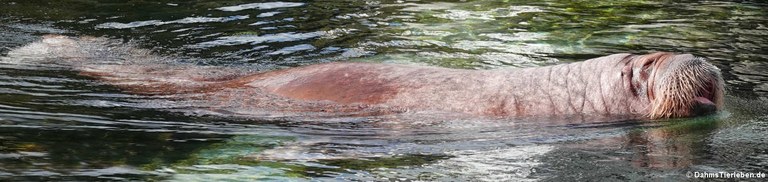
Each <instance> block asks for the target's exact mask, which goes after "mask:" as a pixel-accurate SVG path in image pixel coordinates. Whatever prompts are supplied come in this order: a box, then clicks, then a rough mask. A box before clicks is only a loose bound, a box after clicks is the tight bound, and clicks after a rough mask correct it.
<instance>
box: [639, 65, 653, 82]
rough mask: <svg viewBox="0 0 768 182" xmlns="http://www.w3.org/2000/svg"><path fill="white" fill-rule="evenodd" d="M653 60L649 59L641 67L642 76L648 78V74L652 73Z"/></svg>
mask: <svg viewBox="0 0 768 182" xmlns="http://www.w3.org/2000/svg"><path fill="white" fill-rule="evenodd" d="M653 63H654V62H653V61H648V62H647V63H645V64H644V65H643V67H642V68H641V69H640V77H641V78H642V79H643V80H645V79H648V76H649V75H650V74H651V69H653V66H652V65H653Z"/></svg>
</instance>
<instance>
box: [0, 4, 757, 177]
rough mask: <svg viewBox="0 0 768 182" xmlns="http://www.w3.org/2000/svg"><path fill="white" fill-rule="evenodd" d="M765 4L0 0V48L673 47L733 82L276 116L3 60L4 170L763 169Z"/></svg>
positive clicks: (266, 54)
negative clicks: (501, 108)
mask: <svg viewBox="0 0 768 182" xmlns="http://www.w3.org/2000/svg"><path fill="white" fill-rule="evenodd" d="M766 13H768V4H766V3H763V2H760V1H738V2H730V1H706V2H698V1H678V2H671V1H639V0H633V1H623V2H613V1H610V2H602V1H600V2H592V1H517V2H505V1H472V2H463V1H447V2H435V1H318V2H279V1H271V2H257V3H254V2H244V1H238V0H229V1H168V0H162V1H126V2H118V1H96V0H63V1H9V0H0V55H5V54H7V52H8V51H9V50H10V49H13V48H14V47H18V46H22V45H24V44H27V43H30V42H32V41H35V40H38V39H39V37H40V36H41V35H45V34H52V33H53V34H64V35H71V36H97V37H108V38H112V39H119V40H123V41H125V42H132V43H135V44H137V45H138V46H139V47H142V48H147V49H152V50H153V51H154V52H156V53H157V54H159V55H166V56H174V57H178V58H179V60H178V61H179V62H184V63H191V64H199V65H214V66H228V67H236V68H241V69H249V70H254V71H262V70H272V69H279V68H284V67H293V66H299V65H306V64H314V63H319V62H331V61H348V60H349V61H365V62H392V63H402V64H423V65H435V66H443V67H453V68H465V69H496V68H504V67H533V66H542V65H551V64H558V63H563V62H573V61H581V60H584V59H587V58H592V57H597V56H602V55H607V54H613V53H621V52H631V53H647V52H653V51H670V52H683V53H692V54H696V55H699V56H705V57H708V58H710V59H711V60H712V62H713V64H715V65H716V66H718V67H719V68H720V69H722V71H723V75H724V77H725V80H726V89H727V96H726V99H727V101H726V107H727V109H726V111H724V112H722V113H720V114H717V115H714V116H707V117H700V118H690V119H676V120H663V121H658V122H635V121H620V122H611V123H600V124H574V125H562V124H556V123H547V122H543V123H526V122H516V121H508V120H501V121H500V120H484V119H441V120H440V121H441V122H423V123H420V122H419V121H418V120H414V121H408V123H402V122H403V121H398V120H396V119H392V120H387V119H386V118H385V119H381V118H378V119H377V120H369V119H366V118H340V119H339V120H338V121H333V120H332V119H331V121H322V122H318V121H284V122H280V121H261V120H255V119H243V118H237V117H227V116H215V117H214V116H205V115H195V114H189V113H188V112H179V111H178V109H169V108H164V107H163V106H164V105H163V104H157V103H159V102H173V101H169V100H165V98H159V97H152V96H137V95H131V94H127V93H124V92H121V91H120V90H119V89H117V88H115V87H112V86H109V85H104V84H102V83H99V82H97V81H94V80H92V79H89V78H86V77H82V76H78V75H77V73H76V72H73V71H70V70H66V69H53V68H47V67H36V66H19V65H14V64H0V93H2V95H0V179H2V180H22V181H26V180H55V181H58V180H97V179H98V180H173V181H190V180H192V181H211V180H230V181H252V180H277V181H285V180H293V181H304V180H328V181H334V180H359V181H371V180H373V181H396V180H401V181H402V180H427V181H431V180H440V181H446V180H457V181H464V180H471V181H536V180H545V181H572V180H580V181H604V180H620V181H626V180H629V181H659V180H668V181H678V180H692V179H690V178H687V177H686V173H689V172H721V171H723V172H763V173H766V172H768V131H767V130H768V111H766V108H768V104H766V101H768V97H767V96H768V70H767V69H768V49H767V48H766V47H765V44H766V43H768V38H766V37H767V36H768V15H766ZM446 118H447V117H446ZM753 180H754V179H753ZM758 180H759V179H758Z"/></svg>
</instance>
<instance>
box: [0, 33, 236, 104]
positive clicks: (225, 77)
mask: <svg viewBox="0 0 768 182" xmlns="http://www.w3.org/2000/svg"><path fill="white" fill-rule="evenodd" d="M9 61H10V62H12V63H16V64H34V65H47V66H51V67H65V68H68V69H72V70H75V71H79V73H80V75H83V76H88V77H93V78H97V79H99V80H100V81H103V82H106V83H107V84H110V85H115V86H117V87H120V88H121V89H124V90H125V91H127V92H131V93H134V94H147V95H158V94H163V95H165V94H183V93H201V92H209V91H215V90H217V89H220V88H224V86H226V85H227V84H231V83H230V81H231V80H234V79H235V78H239V77H241V76H242V75H243V71H242V70H240V69H227V68H222V67H213V66H199V65H191V64H180V63H178V62H177V61H176V60H173V59H171V58H168V57H163V56H157V55H154V54H152V53H151V51H150V50H147V49H141V48H136V47H135V46H132V44H131V43H124V42H121V41H117V40H113V39H107V38H98V37H68V36H62V35H46V36H43V38H42V40H40V41H37V42H34V43H30V44H28V45H26V46H23V47H19V48H15V49H13V50H11V51H10V52H9V53H8V59H7V61H6V62H9Z"/></svg>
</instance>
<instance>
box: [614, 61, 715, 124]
mask: <svg viewBox="0 0 768 182" xmlns="http://www.w3.org/2000/svg"><path fill="white" fill-rule="evenodd" d="M628 59H630V60H629V61H628V62H627V64H626V65H625V67H624V69H623V70H622V75H623V76H624V83H625V86H626V87H628V88H629V90H630V92H631V93H632V94H634V95H635V96H636V97H638V98H643V100H645V99H647V101H648V103H647V110H648V112H647V117H648V118H650V119H658V118H671V117H691V116H699V115H706V114H711V113H714V112H716V111H718V110H721V109H722V107H723V92H724V89H723V78H722V75H721V74H720V69H718V68H717V67H715V66H714V65H712V64H710V63H708V62H707V61H706V59H705V58H702V57H696V56H693V55H690V54H672V53H653V54H647V55H639V56H630V57H628Z"/></svg>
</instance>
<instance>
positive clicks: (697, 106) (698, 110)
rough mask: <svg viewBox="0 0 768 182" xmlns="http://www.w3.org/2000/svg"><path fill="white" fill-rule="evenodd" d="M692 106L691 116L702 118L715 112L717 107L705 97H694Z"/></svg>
mask: <svg viewBox="0 0 768 182" xmlns="http://www.w3.org/2000/svg"><path fill="white" fill-rule="evenodd" d="M693 100H694V102H695V103H694V105H693V108H691V114H692V116H703V115H709V114H713V113H715V112H717V105H716V104H715V103H714V102H712V101H711V100H710V99H708V98H705V97H696V98H694V99H693Z"/></svg>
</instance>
